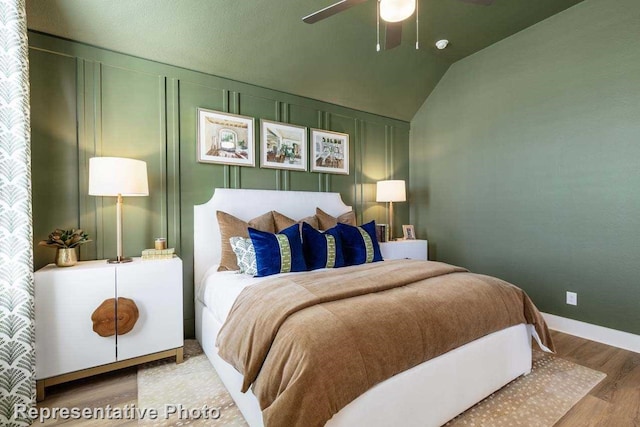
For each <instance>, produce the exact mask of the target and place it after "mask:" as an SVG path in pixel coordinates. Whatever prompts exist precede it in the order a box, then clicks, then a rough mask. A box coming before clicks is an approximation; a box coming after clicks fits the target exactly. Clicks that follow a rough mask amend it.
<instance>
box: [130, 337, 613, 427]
mask: <svg viewBox="0 0 640 427" xmlns="http://www.w3.org/2000/svg"><path fill="white" fill-rule="evenodd" d="M605 376H606V375H605V374H603V373H602V372H598V371H594V370H593V369H589V368H585V367H584V366H580V365H576V364H575V363H572V362H569V361H566V360H563V359H560V358H558V357H554V356H553V355H550V354H546V353H543V352H540V351H534V353H533V368H532V370H531V373H530V374H529V375H527V376H524V377H520V378H517V379H516V380H514V381H512V382H511V383H509V384H507V385H506V386H505V387H503V388H502V389H500V390H498V391H497V392H495V393H494V394H492V395H491V396H489V397H487V398H486V399H484V400H483V401H482V402H480V403H478V404H477V405H475V406H474V407H472V408H470V409H469V410H467V411H466V412H464V413H463V414H461V415H459V416H458V417H456V418H454V419H453V420H451V421H450V422H449V423H447V426H478V427H480V426H486V427H494V426H506V427H511V426H525V427H551V426H553V425H554V424H555V423H556V422H557V421H558V420H559V419H560V418H562V416H563V415H564V414H566V413H567V412H568V411H569V409H571V407H573V405H575V404H576V403H577V402H578V401H579V400H580V399H581V398H583V397H584V396H585V395H586V394H587V393H588V392H589V390H591V389H592V388H593V387H594V386H595V385H596V384H598V383H599V382H600V381H602V379H603V378H604V377H605ZM168 404H169V405H171V406H169V407H168V408H167V407H166V405H168ZM180 405H182V409H183V410H182V411H180V410H179V408H180ZM205 407H206V408H219V411H218V412H213V413H207V412H206V410H205V411H201V409H202V408H205ZM138 408H141V409H150V408H154V409H156V410H157V411H158V414H159V417H158V418H156V419H148V418H145V419H143V420H141V421H140V424H142V425H154V426H186V425H189V426H234V427H235V426H246V425H247V424H246V422H245V421H244V418H243V417H242V414H241V413H240V411H239V410H238V408H237V407H236V406H235V404H234V403H233V400H232V399H231V396H230V395H229V393H227V390H226V389H225V387H224V385H223V384H222V381H220V378H218V375H217V374H216V372H215V370H214V369H213V367H212V366H211V364H210V362H209V360H208V359H207V357H206V356H205V355H204V353H202V350H201V349H200V346H199V345H198V343H197V342H196V341H194V340H186V341H185V361H184V363H182V364H180V365H176V364H175V363H172V362H152V363H148V364H146V365H142V366H141V367H140V368H139V370H138ZM167 409H169V411H167ZM189 410H191V413H189ZM172 411H175V413H172V414H168V415H169V417H168V418H167V419H165V414H166V412H172ZM198 416H199V417H198ZM215 416H219V417H217V418H214V417H215Z"/></svg>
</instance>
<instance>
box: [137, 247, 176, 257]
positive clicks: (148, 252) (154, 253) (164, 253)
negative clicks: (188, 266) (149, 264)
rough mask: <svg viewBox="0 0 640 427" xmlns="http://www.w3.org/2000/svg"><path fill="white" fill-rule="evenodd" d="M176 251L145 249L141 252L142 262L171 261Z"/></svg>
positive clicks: (170, 249) (171, 249) (173, 249)
mask: <svg viewBox="0 0 640 427" xmlns="http://www.w3.org/2000/svg"><path fill="white" fill-rule="evenodd" d="M175 252H176V250H175V248H169V249H145V250H143V251H142V260H149V259H171V258H173V257H174V256H175V255H176V254H175Z"/></svg>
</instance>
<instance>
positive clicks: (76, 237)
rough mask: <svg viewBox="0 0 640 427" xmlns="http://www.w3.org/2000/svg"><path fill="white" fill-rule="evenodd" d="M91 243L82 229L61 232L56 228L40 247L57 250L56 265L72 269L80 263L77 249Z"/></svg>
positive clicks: (41, 242)
mask: <svg viewBox="0 0 640 427" xmlns="http://www.w3.org/2000/svg"><path fill="white" fill-rule="evenodd" d="M90 241H91V240H89V235H88V234H87V233H85V232H84V231H82V230H80V229H78V230H76V229H75V228H72V229H71V230H60V229H59V228H56V229H55V230H53V232H52V233H51V234H49V238H48V239H47V240H42V241H40V243H38V245H39V246H48V247H50V248H56V249H57V251H56V265H57V266H58V267H71V266H73V265H76V264H77V263H78V254H77V253H76V248H77V247H78V246H80V245H82V244H84V243H88V242H90Z"/></svg>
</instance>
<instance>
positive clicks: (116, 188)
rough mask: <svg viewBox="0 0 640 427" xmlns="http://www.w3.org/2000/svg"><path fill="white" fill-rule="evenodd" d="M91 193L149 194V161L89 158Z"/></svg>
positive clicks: (113, 194) (99, 194) (100, 194)
mask: <svg viewBox="0 0 640 427" xmlns="http://www.w3.org/2000/svg"><path fill="white" fill-rule="evenodd" d="M89 194H90V195H92V196H117V195H118V194H120V195H121V196H148V195H149V183H148V181H147V163H146V162H143V161H142V160H135V159H125V158H122V157H93V158H91V159H89Z"/></svg>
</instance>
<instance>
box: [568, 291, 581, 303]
mask: <svg viewBox="0 0 640 427" xmlns="http://www.w3.org/2000/svg"><path fill="white" fill-rule="evenodd" d="M567 304H569V305H578V294H577V293H575V292H569V291H567Z"/></svg>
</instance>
